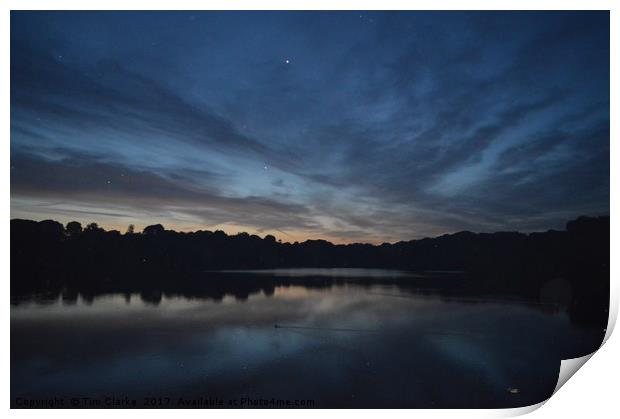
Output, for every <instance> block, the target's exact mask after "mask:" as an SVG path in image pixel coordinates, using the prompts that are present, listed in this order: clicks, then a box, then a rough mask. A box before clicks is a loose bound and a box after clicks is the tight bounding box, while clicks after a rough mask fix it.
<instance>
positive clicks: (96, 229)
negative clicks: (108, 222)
mask: <svg viewBox="0 0 620 419" xmlns="http://www.w3.org/2000/svg"><path fill="white" fill-rule="evenodd" d="M84 231H92V232H99V231H104V230H103V229H102V228H101V227H99V225H98V224H97V223H90V224H87V225H86V228H85V229H84Z"/></svg>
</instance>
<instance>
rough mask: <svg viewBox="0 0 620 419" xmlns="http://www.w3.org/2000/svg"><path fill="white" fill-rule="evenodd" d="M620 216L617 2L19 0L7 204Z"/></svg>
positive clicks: (324, 217) (340, 227)
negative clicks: (614, 42)
mask: <svg viewBox="0 0 620 419" xmlns="http://www.w3.org/2000/svg"><path fill="white" fill-rule="evenodd" d="M608 213H609V14H608V12H587V13H586V12H574V13H569V12H550V13H544V12H536V13H521V12H518V13H517V12H506V13H448V12H389V13H388V12H324V13H323V12H321V13H319V12H296V13H284V12H217V13H215V12H122V13H115V12H95V13H82V12H80V13H77V12H56V13H40V12H12V13H11V217H12V218H28V219H35V220H43V219H55V220H58V221H61V222H63V223H66V222H67V221H71V220H77V221H80V222H82V223H88V222H93V221H94V222H97V223H98V224H99V225H100V226H103V227H105V228H108V229H112V228H114V229H118V230H120V231H123V232H124V231H125V229H126V228H127V225H128V224H130V223H131V224H135V225H136V228H137V229H138V230H139V229H141V228H142V227H144V226H145V225H148V224H153V223H161V224H163V225H164V226H165V227H166V228H170V229H175V230H183V231H190V230H199V229H202V230H216V229H222V230H224V231H226V232H227V233H236V232H239V231H247V232H249V233H256V234H259V235H261V236H262V235H265V234H273V235H275V236H276V237H277V238H279V239H282V240H283V241H291V242H292V241H295V240H299V241H302V240H305V239H317V238H324V239H328V240H331V241H334V242H357V241H361V242H373V243H380V242H383V241H390V242H392V241H398V240H408V239H413V238H420V237H425V236H435V235H439V234H443V233H451V232H456V231H460V230H472V231H497V230H510V231H514V230H520V231H533V230H547V229H550V228H556V229H560V228H563V226H564V224H565V222H566V221H567V220H569V219H571V218H574V217H576V216H579V215H602V214H608Z"/></svg>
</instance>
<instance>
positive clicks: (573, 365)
mask: <svg viewBox="0 0 620 419" xmlns="http://www.w3.org/2000/svg"><path fill="white" fill-rule="evenodd" d="M595 353H596V351H594V352H592V353H591V354H588V355H584V356H582V357H579V358H571V359H563V360H562V362H561V363H560V374H559V375H558V383H557V384H556V386H555V390H553V394H555V393H556V392H557V391H558V390H559V389H560V388H561V387H562V386H563V385H564V384H566V382H567V381H568V380H569V379H570V378H571V377H572V376H573V375H574V374H575V373H576V372H577V371H578V370H579V368H581V367H583V364H585V363H586V362H588V360H589V359H590V358H592V355H594V354H595Z"/></svg>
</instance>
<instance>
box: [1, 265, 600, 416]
mask: <svg viewBox="0 0 620 419" xmlns="http://www.w3.org/2000/svg"><path fill="white" fill-rule="evenodd" d="M321 271H322V272H321ZM305 273H306V274H308V272H305ZM311 274H312V275H313V276H314V277H320V276H322V275H327V276H335V277H345V278H347V279H350V281H348V280H347V281H344V282H338V283H337V285H330V286H326V287H308V286H307V283H304V284H303V285H295V282H294V278H296V277H299V276H303V275H302V273H301V272H290V270H289V271H288V272H273V271H272V272H252V273H250V272H245V273H244V274H243V275H239V276H238V277H235V278H234V279H233V278H231V280H237V281H244V280H247V278H249V277H251V276H255V275H263V276H265V275H268V276H278V275H285V276H287V277H288V278H293V279H291V281H290V282H288V283H287V285H282V286H275V288H274V289H273V290H272V291H269V292H264V291H260V292H257V293H254V294H251V295H250V296H249V297H248V298H247V299H245V298H244V299H236V298H235V297H233V296H225V297H224V298H223V299H222V300H219V301H218V300H213V299H199V298H195V299H192V298H186V297H173V296H165V295H164V296H163V297H162V299H161V301H160V302H159V303H158V304H153V303H152V302H148V300H146V301H145V300H144V299H142V298H141V297H140V296H139V295H138V294H135V295H120V294H117V295H103V296H99V297H96V298H95V299H94V300H92V301H90V300H88V301H86V300H84V299H82V298H79V297H78V299H77V301H71V302H68V301H63V299H62V298H60V297H59V298H58V299H57V300H55V301H52V302H51V303H48V304H39V303H36V302H22V303H20V304H19V305H13V306H12V307H11V400H12V401H11V403H12V405H13V406H15V400H16V398H17V397H21V398H26V399H27V398H31V399H36V398H44V397H59V398H73V397H93V398H96V399H102V398H104V397H115V398H118V399H124V398H135V399H137V400H138V404H139V405H140V406H141V405H142V403H143V400H144V397H152V398H160V397H163V398H170V401H167V399H164V401H165V403H171V404H168V405H167V406H162V407H174V405H175V403H176V401H177V400H178V398H179V397H183V398H185V399H192V398H193V399H200V398H202V399H201V400H203V401H204V400H205V398H221V399H223V400H225V401H228V400H233V399H237V400H241V399H242V398H250V399H252V400H258V399H265V400H268V399H272V398H275V399H280V400H291V401H294V400H312V403H313V407H325V408H329V407H444V408H445V407H515V406H524V405H529V404H532V403H537V402H539V401H542V400H543V399H545V398H547V397H548V396H549V395H550V394H551V393H552V391H553V389H554V387H555V384H556V381H557V376H558V371H559V361H560V359H561V358H562V357H567V356H571V357H572V356H579V355H583V354H585V353H587V352H590V350H591V348H593V347H595V346H596V344H597V339H600V334H599V333H597V332H595V331H592V330H588V329H584V328H580V327H578V326H575V325H573V324H571V322H570V321H569V318H568V316H567V314H566V313H565V312H564V311H563V310H561V309H560V310H554V309H549V307H546V306H539V305H533V304H522V303H519V302H514V301H512V302H507V301H502V300H501V299H498V298H490V299H489V298H487V299H482V300H473V299H471V298H468V299H459V298H451V299H446V298H443V297H440V296H438V295H429V294H428V293H417V292H416V291H415V289H414V288H412V289H407V290H404V289H402V287H398V286H396V285H390V284H385V283H383V284H373V283H372V281H371V282H369V281H368V278H378V277H384V276H386V275H387V276H390V275H393V276H394V277H399V278H400V280H403V281H406V280H407V278H406V276H404V275H403V274H402V273H396V274H395V273H390V272H380V271H376V270H373V271H369V272H363V271H360V270H356V271H350V272H346V271H339V272H336V271H329V270H320V271H313V272H311ZM296 275H297V276H296ZM357 278H361V279H364V278H365V281H363V282H362V283H358V282H356V279H357ZM435 280H437V279H435ZM509 389H518V393H515V392H511V391H509Z"/></svg>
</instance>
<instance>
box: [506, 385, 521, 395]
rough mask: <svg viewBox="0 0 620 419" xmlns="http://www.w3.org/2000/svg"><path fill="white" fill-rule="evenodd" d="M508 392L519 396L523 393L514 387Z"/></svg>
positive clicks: (508, 389)
mask: <svg viewBox="0 0 620 419" xmlns="http://www.w3.org/2000/svg"><path fill="white" fill-rule="evenodd" d="M506 391H507V392H508V393H510V394H519V393H521V390H519V389H518V388H512V387H508V388H507V389H506Z"/></svg>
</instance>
